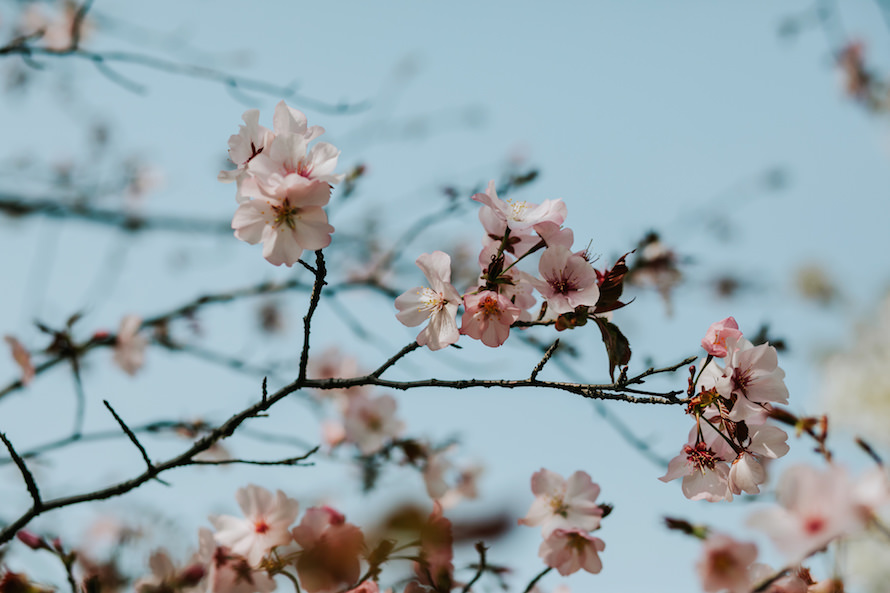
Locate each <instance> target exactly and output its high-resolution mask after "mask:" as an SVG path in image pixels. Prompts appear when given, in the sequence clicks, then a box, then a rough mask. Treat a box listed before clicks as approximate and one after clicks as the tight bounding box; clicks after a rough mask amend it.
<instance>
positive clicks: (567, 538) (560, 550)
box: [538, 529, 606, 576]
mask: <svg viewBox="0 0 890 593" xmlns="http://www.w3.org/2000/svg"><path fill="white" fill-rule="evenodd" d="M605 549H606V543H605V542H604V541H603V540H601V539H600V538H598V537H594V536H592V535H590V534H589V533H587V532H585V531H583V530H581V529H554V530H553V531H552V532H551V533H550V535H549V536H547V538H546V539H545V540H544V541H543V542H542V543H541V547H540V548H539V549H538V556H540V557H541V558H543V560H544V564H546V565H547V566H549V567H551V568H555V569H556V570H558V571H559V574H561V575H562V576H567V575H570V574H572V573H574V572H578V571H579V570H581V569H582V568H583V569H584V570H586V571H587V572H590V573H593V574H596V573H598V572H600V571H601V570H602V569H603V563H602V561H601V560H600V557H599V554H598V553H599V552H602V551H603V550H605Z"/></svg>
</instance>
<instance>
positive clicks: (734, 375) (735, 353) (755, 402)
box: [716, 338, 788, 421]
mask: <svg viewBox="0 0 890 593" xmlns="http://www.w3.org/2000/svg"><path fill="white" fill-rule="evenodd" d="M727 350H728V351H729V354H728V355H727V363H726V368H725V369H724V371H723V378H722V379H721V380H720V381H718V383H717V386H716V388H717V391H719V392H720V394H721V395H723V396H724V397H726V398H729V397H730V396H731V395H736V396H737V397H738V399H737V400H736V402H735V404H734V406H733V408H732V412H731V413H730V415H729V419H730V420H733V421H739V420H745V419H746V418H749V417H750V416H752V415H755V414H758V413H762V411H763V406H762V405H759V404H764V403H780V404H787V403H788V388H787V387H785V381H784V378H785V371H783V370H782V369H781V368H779V360H778V355H777V353H776V349H775V348H774V347H772V346H770V345H769V344H761V345H760V346H754V345H753V344H751V342H749V341H748V340H745V339H744V338H740V339H739V340H738V341H736V340H733V339H728V340H727Z"/></svg>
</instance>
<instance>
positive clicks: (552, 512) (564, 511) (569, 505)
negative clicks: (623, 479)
mask: <svg viewBox="0 0 890 593" xmlns="http://www.w3.org/2000/svg"><path fill="white" fill-rule="evenodd" d="M532 493H533V494H534V495H535V500H534V502H532V505H531V507H530V508H529V509H528V513H526V515H525V517H524V518H522V519H520V520H519V523H520V524H521V525H529V526H532V527H534V526H537V525H540V526H541V534H542V535H543V536H544V537H547V536H548V535H550V533H551V532H552V531H553V530H554V529H560V528H562V529H581V530H584V531H593V530H594V529H597V528H598V527H599V525H600V518H601V517H602V515H603V510H602V509H601V508H600V506H599V505H598V504H597V503H596V497H597V496H599V493H600V487H599V486H598V485H597V484H595V483H594V482H593V481H592V480H591V479H590V476H589V475H588V474H587V473H585V472H582V471H577V472H575V473H573V474H572V475H571V476H569V479H568V480H566V479H564V478H563V477H562V476H560V475H559V474H557V473H556V472H552V471H550V470H548V469H543V468H542V469H541V470H540V471H538V472H535V473H534V474H533V475H532Z"/></svg>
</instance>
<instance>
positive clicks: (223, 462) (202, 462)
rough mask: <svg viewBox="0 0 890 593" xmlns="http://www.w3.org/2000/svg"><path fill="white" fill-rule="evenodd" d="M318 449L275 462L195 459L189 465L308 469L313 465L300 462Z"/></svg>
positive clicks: (314, 448)
mask: <svg viewBox="0 0 890 593" xmlns="http://www.w3.org/2000/svg"><path fill="white" fill-rule="evenodd" d="M318 449H319V447H318V446H316V447H313V448H312V449H310V450H309V451H308V452H306V453H305V454H304V455H300V456H299V457H288V458H287V459H279V460H277V461H254V460H251V459H215V460H209V459H208V460H204V459H195V460H193V461H192V462H191V463H189V465H232V464H235V463H241V464H247V465H295V466H299V467H309V466H312V465H315V464H314V463H300V462H301V461H305V460H306V459H308V458H309V457H310V456H312V455H313V454H315V453H317V452H318Z"/></svg>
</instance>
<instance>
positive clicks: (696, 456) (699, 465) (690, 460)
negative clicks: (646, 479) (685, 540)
mask: <svg viewBox="0 0 890 593" xmlns="http://www.w3.org/2000/svg"><path fill="white" fill-rule="evenodd" d="M681 477H682V478H683V483H682V490H683V495H684V496H685V497H686V498H688V499H690V500H707V501H709V502H716V501H718V500H732V490H731V489H730V487H729V468H728V467H727V464H726V460H725V459H723V458H721V457H720V456H719V455H717V454H716V453H715V452H714V450H713V449H711V448H710V447H708V445H707V444H706V443H697V444H695V445H686V446H684V447H683V452H682V453H680V454H679V455H677V456H676V457H674V458H673V459H671V461H670V463H669V464H668V471H667V473H666V474H665V475H663V476H661V477H660V478H658V479H659V480H661V481H662V482H670V481H671V480H676V479H677V478H681Z"/></svg>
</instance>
